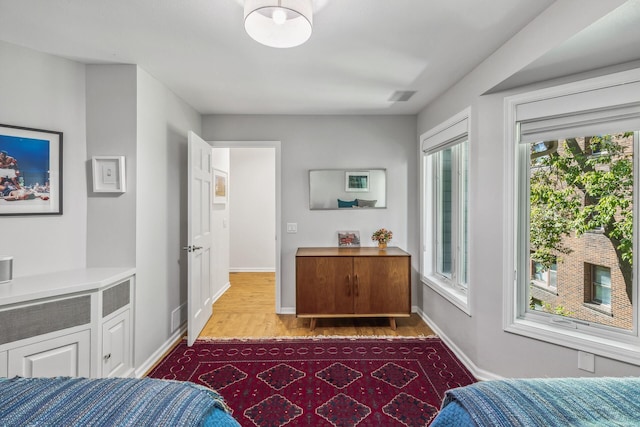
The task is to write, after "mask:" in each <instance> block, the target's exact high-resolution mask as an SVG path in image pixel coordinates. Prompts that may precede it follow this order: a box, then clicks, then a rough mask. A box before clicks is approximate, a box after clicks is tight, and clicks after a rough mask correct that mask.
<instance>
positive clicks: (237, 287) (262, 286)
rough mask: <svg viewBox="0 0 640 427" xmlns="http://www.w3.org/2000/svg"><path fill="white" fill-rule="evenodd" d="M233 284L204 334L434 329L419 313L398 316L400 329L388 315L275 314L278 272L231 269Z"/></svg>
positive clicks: (373, 332) (421, 332)
mask: <svg viewBox="0 0 640 427" xmlns="http://www.w3.org/2000/svg"><path fill="white" fill-rule="evenodd" d="M230 281H231V288H230V289H229V290H228V291H227V292H225V293H224V295H222V296H221V297H220V298H219V299H218V301H216V302H215V304H213V316H212V317H211V319H209V322H208V323H207V324H206V325H205V327H204V329H203V330H202V333H201V334H200V338H232V337H233V338H260V337H281V336H283V337H284V336H287V337H292V336H321V335H325V336H334V335H339V336H412V337H416V336H429V335H433V334H434V332H433V331H432V330H431V329H430V328H429V326H427V324H426V323H424V321H423V320H422V319H421V318H420V317H419V316H418V315H416V314H412V315H411V317H408V318H397V319H396V323H397V329H396V330H395V331H394V330H392V329H391V328H390V327H389V321H388V319H386V318H384V319H375V318H357V319H318V323H317V325H316V329H315V330H313V331H310V330H309V323H310V319H298V318H296V316H295V315H293V314H275V274H274V273H231V274H230Z"/></svg>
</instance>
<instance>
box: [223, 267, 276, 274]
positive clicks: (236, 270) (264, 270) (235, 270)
mask: <svg viewBox="0 0 640 427" xmlns="http://www.w3.org/2000/svg"><path fill="white" fill-rule="evenodd" d="M275 272H276V268H275V267H273V268H271V267H267V268H265V267H256V268H251V267H238V268H235V267H230V268H229V273H275Z"/></svg>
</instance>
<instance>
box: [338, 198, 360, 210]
mask: <svg viewBox="0 0 640 427" xmlns="http://www.w3.org/2000/svg"><path fill="white" fill-rule="evenodd" d="M357 206H358V200H357V199H356V200H349V201H345V200H340V199H338V207H339V208H353V207H357Z"/></svg>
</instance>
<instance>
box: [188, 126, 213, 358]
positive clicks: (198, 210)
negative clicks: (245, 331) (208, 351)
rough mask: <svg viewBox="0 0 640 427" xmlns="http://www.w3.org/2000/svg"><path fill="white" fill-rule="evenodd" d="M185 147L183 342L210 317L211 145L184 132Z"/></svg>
mask: <svg viewBox="0 0 640 427" xmlns="http://www.w3.org/2000/svg"><path fill="white" fill-rule="evenodd" d="M188 145H189V162H188V174H189V190H188V191H189V196H188V200H189V225H188V233H189V241H188V243H187V246H186V247H185V248H184V249H185V250H187V252H188V256H187V259H188V288H189V290H188V312H189V320H188V326H187V343H188V345H189V346H191V345H192V344H193V342H194V341H195V340H196V339H197V338H198V335H200V332H201V331H202V328H204V325H205V324H206V323H207V321H208V320H209V318H210V317H211V314H212V307H211V306H212V304H213V300H212V295H211V240H212V238H211V210H212V205H211V203H212V199H211V198H212V195H213V193H212V190H213V189H212V187H211V185H212V178H213V167H212V160H213V159H212V151H211V146H210V145H209V144H207V143H206V142H205V141H204V140H203V139H202V138H200V137H199V136H198V135H196V134H195V133H193V132H191V131H189V133H188Z"/></svg>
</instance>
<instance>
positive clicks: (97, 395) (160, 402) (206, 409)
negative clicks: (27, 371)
mask: <svg viewBox="0 0 640 427" xmlns="http://www.w3.org/2000/svg"><path fill="white" fill-rule="evenodd" d="M227 411H228V409H227V407H226V405H225V404H224V402H223V400H222V398H221V397H220V396H219V395H218V394H217V393H215V392H213V391H212V390H209V389H207V388H205V387H201V386H199V385H196V384H193V383H188V382H178V381H168V380H159V379H153V378H142V379H134V378H108V379H87V378H19V377H16V378H12V379H3V380H1V381H0V425H2V426H34V425H38V426H201V425H206V424H208V425H219V426H239V424H238V423H237V422H236V421H235V420H234V419H233V418H232V417H231V416H230V415H229V414H228V413H227ZM211 420H215V424H211Z"/></svg>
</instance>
